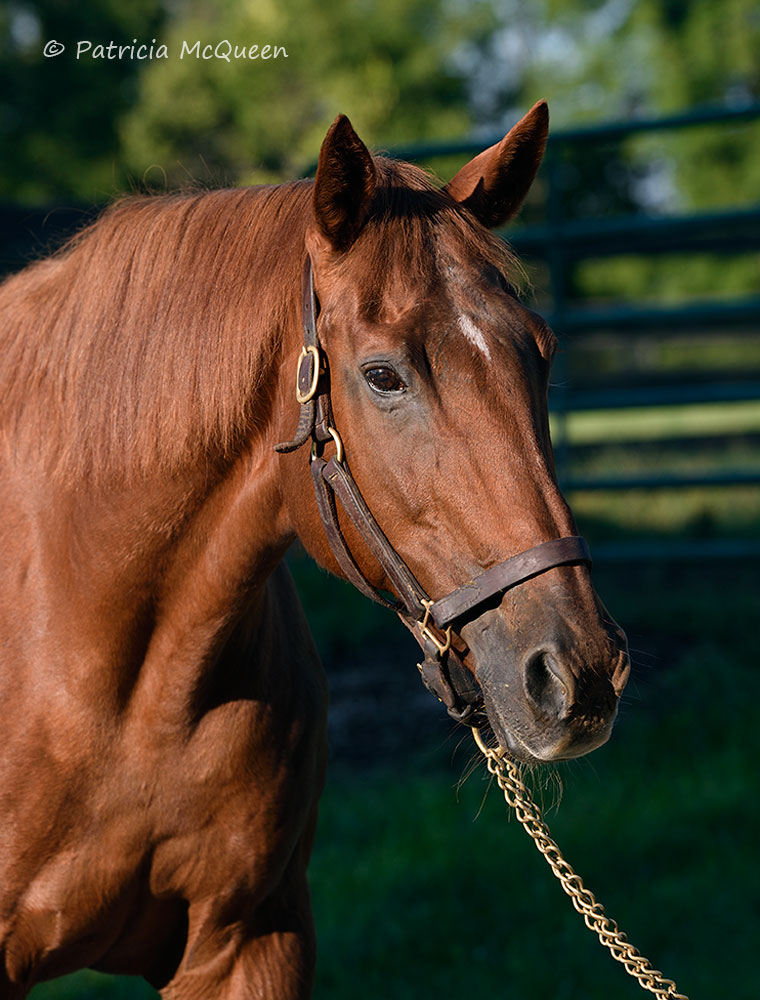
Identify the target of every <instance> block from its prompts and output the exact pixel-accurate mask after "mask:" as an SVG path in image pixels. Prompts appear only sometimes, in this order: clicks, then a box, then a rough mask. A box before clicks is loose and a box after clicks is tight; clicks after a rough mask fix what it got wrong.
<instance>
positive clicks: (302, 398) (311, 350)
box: [296, 344, 320, 404]
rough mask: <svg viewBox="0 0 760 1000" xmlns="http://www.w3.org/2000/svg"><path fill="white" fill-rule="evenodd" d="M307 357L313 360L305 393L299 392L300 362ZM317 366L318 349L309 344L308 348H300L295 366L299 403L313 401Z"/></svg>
mask: <svg viewBox="0 0 760 1000" xmlns="http://www.w3.org/2000/svg"><path fill="white" fill-rule="evenodd" d="M309 355H311V356H312V358H313V361H312V372H311V383H310V385H309V388H308V389H307V391H306V392H301V377H300V376H301V362H302V361H303V359H304V358H308V357H309ZM319 365H320V358H319V348H318V347H317V346H316V345H315V344H309V345H308V347H303V348H301V353H300V354H299V355H298V362H297V364H296V399H297V400H298V402H299V403H302V404H303V403H308V402H309V400H310V399H314V396H315V395H316V392H317V386H318V385H319Z"/></svg>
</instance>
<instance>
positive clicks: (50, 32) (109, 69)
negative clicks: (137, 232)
mask: <svg viewBox="0 0 760 1000" xmlns="http://www.w3.org/2000/svg"><path fill="white" fill-rule="evenodd" d="M164 16H165V14H164V10H163V5H162V3H161V0H130V2H129V3H122V2H119V0H86V2H84V3H67V2H65V0H21V2H15V0H11V2H10V3H7V4H3V5H2V6H0V149H1V150H2V155H1V156H0V200H3V201H15V202H21V203H26V204H39V203H49V202H51V201H53V200H54V199H59V200H73V201H84V202H101V201H105V200H107V199H108V198H109V197H111V196H113V194H114V193H115V192H116V191H118V190H122V189H123V187H124V183H125V178H124V174H123V171H122V170H121V169H120V162H121V141H120V138H119V134H118V128H117V126H118V121H119V118H120V116H121V115H122V114H123V113H124V112H125V111H126V110H127V108H129V107H131V106H132V105H133V104H134V102H135V99H136V96H137V91H136V86H137V77H138V74H139V71H140V69H141V66H142V64H141V63H139V62H136V61H129V60H121V61H119V60H103V59H101V60H97V61H95V60H92V59H80V60H76V59H75V58H74V55H73V52H72V46H73V45H74V44H75V42H76V41H77V40H79V39H88V40H91V41H93V42H103V43H107V42H108V41H110V40H113V41H115V42H117V43H118V44H122V45H126V44H129V43H131V42H132V39H133V38H135V37H136V36H140V37H141V38H147V39H148V41H150V39H151V38H152V37H155V36H156V35H157V34H159V33H160V29H161V25H162V24H163V21H164ZM51 39H55V40H57V41H60V42H62V43H63V44H64V45H66V46H67V52H66V54H65V55H61V56H59V57H58V58H51V59H46V58H45V57H44V56H43V54H42V49H43V45H44V44H45V42H47V41H49V40H51Z"/></svg>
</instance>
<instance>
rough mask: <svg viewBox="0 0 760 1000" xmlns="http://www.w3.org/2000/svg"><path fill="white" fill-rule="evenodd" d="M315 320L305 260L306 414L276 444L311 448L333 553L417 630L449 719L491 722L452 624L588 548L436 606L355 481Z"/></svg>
mask: <svg viewBox="0 0 760 1000" xmlns="http://www.w3.org/2000/svg"><path fill="white" fill-rule="evenodd" d="M317 314H318V303H317V299H316V295H315V293H314V272H313V269H312V264H311V257H310V256H309V255H308V254H307V255H306V261H305V263H304V269H303V286H302V316H303V337H304V346H303V350H302V351H301V354H300V357H299V359H298V370H297V375H296V387H295V388H296V399H297V400H298V402H299V404H300V406H301V413H300V417H299V420H298V427H297V428H296V432H295V435H294V437H293V440H292V441H286V442H283V443H282V444H278V445H275V451H278V452H291V451H295V450H296V449H297V448H300V447H301V446H302V445H304V444H306V442H307V441H310V442H311V460H310V466H311V475H312V480H313V482H314V493H315V496H316V500H317V508H318V509H319V515H320V517H321V519H322V525H323V527H324V530H325V535H326V536H327V540H328V542H329V543H330V548H331V549H332V551H333V554H334V555H335V558H336V559H337V561H338V564H339V566H340V567H341V569H342V570H343V572H344V573H345V575H346V578H347V579H348V580H349V581H350V582H351V583H353V584H354V586H355V587H356V588H357V589H358V590H360V591H361V592H362V593H363V594H365V595H366V596H367V597H369V598H371V599H372V600H373V601H376V602H377V603H378V604H382V605H383V606H384V607H386V608H390V609H391V610H392V611H395V612H396V613H397V614H398V615H399V617H400V618H401V620H402V621H403V622H404V624H405V625H406V626H407V628H408V629H409V630H410V631H411V632H412V634H413V635H414V637H415V639H416V640H417V642H418V643H419V644H420V646H421V647H422V650H423V652H424V654H425V656H424V660H423V662H422V663H420V664H418V666H419V670H420V674H421V676H422V680H423V682H424V684H425V686H426V687H427V688H428V689H429V690H430V691H431V692H432V693H433V694H434V695H435V696H436V697H437V698H438V699H439V700H440V701H442V702H443V704H444V705H445V706H446V709H447V711H448V713H449V715H450V716H451V717H452V718H453V719H456V720H457V722H466V723H467V724H468V725H472V726H477V725H481V724H482V723H483V722H484V721H485V716H484V713H483V693H482V691H481V689H480V686H479V684H478V683H477V681H476V680H475V677H474V676H473V675H472V673H471V672H470V671H469V670H468V669H467V668H466V667H465V665H464V663H463V662H462V659H461V657H460V654H459V653H458V652H457V650H456V649H454V648H452V645H451V630H452V627H453V625H454V623H457V625H459V626H461V625H462V624H464V623H465V622H466V621H468V620H471V619H473V618H476V617H477V615H478V614H479V613H482V611H483V610H484V608H483V606H484V605H485V604H486V603H487V602H488V601H490V600H491V599H492V598H494V597H495V596H496V595H501V594H503V593H504V592H505V591H507V590H509V589H510V588H511V587H516V586H517V585H518V584H520V583H524V582H525V581H526V580H529V579H531V578H532V577H534V576H537V575H538V574H539V573H544V572H545V571H546V570H548V569H552V568H553V567H555V566H564V565H568V564H570V563H586V564H587V565H589V566H590V565H591V554H590V552H589V548H588V545H587V543H586V540H585V539H584V538H580V537H578V536H569V537H565V538H553V539H551V540H550V541H547V542H542V543H541V544H540V545H534V546H533V548H531V549H527V550H526V551H525V552H520V553H518V554H517V555H515V556H512V557H511V558H510V559H506V560H505V561H504V562H502V563H499V564H498V565H497V566H492V567H491V568H490V569H487V570H485V571H484V572H483V573H480V574H479V575H477V576H475V577H473V578H472V579H471V580H467V581H466V582H465V583H463V584H462V585H461V586H460V587H457V589H456V590H453V591H452V592H451V593H450V594H446V595H445V596H444V597H441V598H439V599H438V600H435V601H434V600H432V599H431V598H430V597H429V596H428V594H427V592H426V591H425V590H424V588H423V587H422V586H421V584H420V583H419V582H418V580H417V579H416V578H415V576H414V574H413V573H412V571H411V570H410V569H409V567H408V566H407V565H406V563H405V562H404V560H403V559H402V558H401V556H399V554H398V553H397V552H396V550H395V549H394V548H393V546H392V545H391V543H390V542H389V541H388V539H387V538H386V536H385V534H384V533H383V531H382V529H381V528H380V525H379V524H378V523H377V521H376V520H375V518H374V517H373V516H372V513H371V511H370V510H369V508H368V507H367V504H366V503H365V501H364V497H363V496H362V494H361V491H360V490H359V487H358V486H357V484H356V480H355V479H354V478H353V476H352V475H351V472H350V470H349V467H348V463H347V462H346V457H345V454H344V450H343V442H342V440H341V437H340V435H339V433H338V431H337V429H336V428H335V426H334V424H333V419H332V408H331V405H330V381H329V368H328V364H327V357H326V355H325V353H324V351H322V350H320V346H319V338H318V336H317V325H316V320H317ZM329 441H333V442H334V443H335V453H334V454H333V455H332V457H331V458H329V459H326V458H324V455H323V453H324V449H325V444H326V443H327V442H329ZM336 498H337V499H338V500H340V502H341V506H342V507H343V509H344V511H345V512H346V514H347V515H348V517H349V518H350V519H351V521H352V522H353V523H354V525H355V527H356V529H357V530H358V532H359V534H360V535H361V537H362V539H363V540H364V541H365V543H366V544H367V546H368V547H369V549H370V551H371V552H372V554H373V555H374V556H375V558H376V559H377V561H378V562H379V563H380V565H381V566H382V568H383V569H384V570H385V574H386V576H387V578H388V580H389V581H390V584H391V586H392V587H393V589H394V591H395V593H396V595H397V596H396V597H395V598H394V597H392V596H386V595H385V594H383V593H381V592H380V591H379V590H377V588H376V587H374V586H373V585H372V584H371V583H370V582H369V580H368V579H367V578H366V577H365V576H364V574H363V573H362V571H361V569H360V568H359V566H358V565H357V564H356V561H355V560H354V557H353V556H352V554H351V551H350V549H349V547H348V543H347V542H346V539H345V537H344V535H343V531H342V529H341V527H340V523H339V521H338V511H337V506H336ZM479 609H480V610H479Z"/></svg>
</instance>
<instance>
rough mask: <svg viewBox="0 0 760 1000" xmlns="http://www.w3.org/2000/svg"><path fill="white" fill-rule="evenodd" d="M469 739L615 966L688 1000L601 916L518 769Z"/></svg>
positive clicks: (667, 998)
mask: <svg viewBox="0 0 760 1000" xmlns="http://www.w3.org/2000/svg"><path fill="white" fill-rule="evenodd" d="M472 735H473V737H474V738H475V742H476V743H477V745H478V748H479V749H480V751H481V752H482V753H483V755H484V757H485V758H486V763H487V765H488V770H489V771H490V773H491V774H492V775H493V776H494V778H495V779H496V783H497V784H498V786H499V788H500V789H501V790H502V792H503V793H504V798H505V799H506V801H507V804H508V805H510V806H511V807H512V808H513V809H514V811H515V815H516V816H517V818H518V820H519V821H520V823H521V824H522V826H523V829H524V830H525V832H526V833H527V834H528V836H529V837H530V838H531V840H532V841H533V842H534V844H535V845H536V847H537V849H538V850H539V851H540V852H541V854H543V856H544V858H545V859H546V862H547V864H548V865H549V867H550V868H551V870H552V872H553V873H554V875H555V877H556V878H557V879H558V880H559V883H560V885H561V886H562V888H563V889H564V891H565V892H566V893H567V895H568V896H569V897H570V899H571V901H572V904H573V906H574V907H575V909H576V910H577V911H578V913H580V914H581V916H582V917H583V920H584V923H585V924H586V927H588V929H589V930H590V931H593V932H594V933H595V934H596V935H597V937H598V938H599V941H600V943H601V944H602V945H604V947H605V948H607V950H608V951H609V952H610V954H611V955H612V957H613V958H614V959H615V960H616V961H617V962H620V963H622V965H623V967H624V968H625V971H626V972H627V973H628V975H629V976H633V978H634V979H635V980H636V981H637V982H638V984H639V986H640V987H641V988H642V989H643V990H647V991H648V992H649V993H653V994H654V995H655V996H656V997H658V1000H689V998H688V997H686V996H684V994H683V993H679V992H678V987H677V986H676V984H675V983H674V982H673V980H672V979H666V978H665V977H664V976H663V974H662V973H661V972H658V971H657V969H655V968H653V966H652V965H651V963H650V962H649V960H648V959H646V958H644V956H643V955H641V954H640V953H639V951H638V950H637V949H636V948H634V946H633V945H632V944H631V943H630V942H629V941H628V940H627V938H626V936H625V934H624V933H623V932H622V931H621V930H620V928H619V927H618V925H617V923H616V922H615V921H614V920H612V918H611V917H608V916H607V915H606V914H605V912H604V907H603V906H602V904H601V903H598V902H597V901H596V898H595V897H594V894H593V893H592V892H591V891H590V890H589V889H587V888H586V887H585V885H584V884H583V880H582V879H581V877H580V875H578V874H577V873H576V871H575V869H574V868H573V867H572V866H571V865H570V864H569V863H568V862H567V861H565V858H564V857H563V855H562V851H561V850H560V849H559V847H558V845H557V844H556V842H555V841H554V840H553V839H552V836H551V834H550V832H549V827H548V826H547V825H546V822H545V820H544V818H543V817H542V815H541V811H540V809H539V808H538V806H537V805H536V803H535V802H534V801H533V798H532V796H531V794H530V792H529V791H528V789H527V788H526V786H525V784H524V783H523V781H522V779H521V777H520V771H519V769H518V767H517V766H516V765H515V764H514V763H513V762H512V761H511V760H509V759H508V758H507V757H505V756H504V754H503V751H501V750H494V749H492V748H491V747H487V746H486V744H485V743H484V742H483V738H482V736H481V735H480V731H479V730H478V729H473V731H472Z"/></svg>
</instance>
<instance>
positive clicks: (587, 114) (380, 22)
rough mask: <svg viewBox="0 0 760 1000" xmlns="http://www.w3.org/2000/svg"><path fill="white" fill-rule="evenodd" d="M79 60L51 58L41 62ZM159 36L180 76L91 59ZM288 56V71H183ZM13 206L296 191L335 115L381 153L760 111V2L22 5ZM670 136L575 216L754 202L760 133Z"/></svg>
mask: <svg viewBox="0 0 760 1000" xmlns="http://www.w3.org/2000/svg"><path fill="white" fill-rule="evenodd" d="M53 38H55V39H58V40H59V41H61V42H63V43H64V44H66V45H67V46H68V47H69V48H68V50H67V52H66V53H65V54H64V55H62V56H59V57H58V58H54V59H45V58H44V57H43V55H42V46H43V44H44V42H45V41H48V40H49V39H53ZM133 38H137V39H138V41H141V42H147V43H149V42H150V41H151V39H152V38H156V39H157V41H158V42H159V43H161V42H163V43H165V44H166V45H167V46H168V49H169V58H168V59H154V60H152V61H138V60H134V59H128V58H127V59H122V60H103V59H100V60H95V59H92V58H89V57H84V58H82V59H80V60H76V58H75V57H74V54H73V51H72V50H73V47H74V46H75V43H76V41H77V40H78V39H88V40H91V41H93V42H102V43H107V42H108V41H110V40H114V41H116V42H117V43H122V44H128V43H130V42H131V41H132V39H133ZM222 39H229V41H230V42H231V43H232V44H233V45H239V46H246V47H247V46H250V45H253V44H258V45H260V46H261V45H264V44H270V45H280V46H284V47H285V49H286V50H287V53H288V56H287V58H284V57H281V58H279V59H277V60H274V59H270V60H261V59H259V60H250V59H247V60H243V59H240V60H233V61H232V62H226V61H224V60H221V59H209V60H203V59H197V58H195V57H194V56H192V55H187V54H186V55H185V57H184V58H183V59H180V51H181V48H182V42H183V41H186V42H187V43H188V45H190V46H192V45H193V43H194V42H195V41H196V40H198V41H200V42H201V44H202V45H205V44H209V43H210V44H215V43H216V42H218V41H220V40H222ZM0 56H1V59H0V143H1V144H2V150H3V155H2V159H1V160H0V198H4V199H8V200H10V199H13V200H16V201H24V202H41V201H47V200H53V199H59V200H60V199H76V200H84V201H102V200H104V199H106V198H108V197H109V196H110V195H111V194H113V193H114V192H115V191H119V190H123V189H124V188H125V187H127V186H129V185H130V184H133V185H137V186H140V185H142V184H143V183H145V184H146V185H147V186H148V187H155V186H158V187H163V186H164V184H165V183H167V184H168V185H170V186H171V185H174V184H177V183H179V184H184V183H187V182H188V181H189V180H198V181H200V182H202V183H220V182H221V183H231V184H236V183H250V182H252V181H267V180H280V179H282V178H283V177H290V176H296V175H298V174H300V173H301V172H302V171H303V169H304V167H305V166H307V165H308V164H309V163H310V162H312V161H313V160H314V158H315V155H316V152H317V150H318V148H319V143H320V141H321V139H322V137H323V135H324V132H325V129H326V127H327V125H328V124H329V122H330V121H331V120H332V118H333V117H334V116H335V114H337V113H338V112H339V111H344V112H346V113H347V114H349V115H350V116H351V117H352V120H353V121H354V123H355V125H356V127H357V129H358V130H359V132H360V134H361V135H362V136H363V137H364V138H365V139H366V140H367V142H369V143H371V144H372V145H375V146H385V147H387V146H390V145H395V144H406V143H409V142H415V141H419V140H426V139H435V138H441V139H446V138H455V137H460V136H462V135H466V134H468V133H472V132H473V131H476V132H477V131H480V132H482V133H483V134H486V133H488V134H489V135H490V134H493V132H495V131H497V130H499V129H503V128H506V127H508V126H509V125H511V124H512V123H513V122H514V120H515V118H516V116H517V114H518V113H520V112H522V111H524V110H525V108H526V107H527V106H529V105H530V104H531V103H532V102H533V101H534V100H536V99H537V98H539V97H546V98H548V99H549V102H550V106H551V109H552V119H553V124H554V127H555V128H556V127H558V126H559V127H561V126H563V125H568V124H572V123H576V122H582V121H588V120H594V121H598V120H600V119H604V118H607V119H609V118H615V117H621V118H625V117H626V116H628V115H632V114H641V113H652V114H656V113H657V112H660V111H666V112H667V111H675V110H682V109H688V108H689V107H692V106H695V105H700V104H702V105H704V104H712V105H720V104H730V103H732V102H736V101H744V100H751V99H755V100H757V99H759V98H760V8H758V6H757V4H756V0H720V2H718V0H702V2H699V3H696V2H689V0H532V2H531V4H525V3H523V2H521V0H386V2H384V3H383V4H378V3H375V2H372V0H358V2H357V0H334V2H333V3H332V4H331V5H329V6H328V5H325V4H323V3H320V2H318V0H279V2H277V3H275V2H274V0H213V2H204V3H202V2H200V0H132V2H130V3H129V4H128V5H127V4H125V3H122V2H119V0H87V3H86V4H78V5H75V4H71V3H70V2H68V0H10V3H7V4H6V5H5V6H4V7H3V8H2V9H1V10H0ZM749 132H750V130H749V129H748V128H745V129H737V130H736V131H735V132H731V131H728V130H722V131H721V132H720V133H718V132H715V131H714V132H710V133H708V132H700V131H697V132H691V133H689V134H683V135H681V136H678V137H676V138H675V139H674V140H673V143H672V144H670V145H669V143H671V140H670V139H669V138H668V137H663V136H662V134H661V135H660V136H658V137H656V138H655V139H653V140H649V145H648V146H646V145H643V146H640V147H639V148H637V149H636V150H633V151H631V150H623V151H622V152H620V151H617V152H615V153H614V155H613V156H612V157H609V158H607V160H606V163H605V164H604V165H602V164H601V158H600V155H599V151H598V150H592V151H591V155H590V156H584V154H583V153H582V151H581V153H579V155H578V156H576V157H575V159H574V160H573V162H571V163H568V164H567V165H566V167H567V169H566V179H567V184H568V189H567V198H566V201H567V203H568V214H571V215H573V214H587V213H588V212H589V211H591V212H595V213H600V212H601V213H608V212H619V211H628V210H631V209H636V208H643V209H644V210H647V211H651V210H660V209H662V208H664V209H665V210H681V209H684V208H688V207H703V206H710V205H717V204H724V205H730V204H734V203H737V202H738V201H741V200H747V197H748V192H751V191H757V190H758V185H760V134H759V133H760V129H758V128H757V127H756V126H755V127H754V132H753V133H752V134H751V135H750V134H749Z"/></svg>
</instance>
